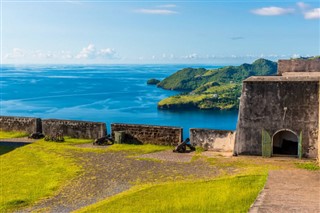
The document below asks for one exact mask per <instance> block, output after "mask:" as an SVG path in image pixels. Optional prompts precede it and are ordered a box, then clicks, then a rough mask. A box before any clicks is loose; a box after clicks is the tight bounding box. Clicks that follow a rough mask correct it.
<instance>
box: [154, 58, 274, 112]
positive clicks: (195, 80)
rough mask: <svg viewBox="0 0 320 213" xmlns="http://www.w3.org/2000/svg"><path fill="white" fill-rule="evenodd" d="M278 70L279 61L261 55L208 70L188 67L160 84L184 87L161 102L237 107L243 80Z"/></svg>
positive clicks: (162, 106)
mask: <svg viewBox="0 0 320 213" xmlns="http://www.w3.org/2000/svg"><path fill="white" fill-rule="evenodd" d="M276 73H277V63H276V62H273V61H270V60H266V59H258V60H256V61H255V62H253V63H252V64H242V65H240V66H226V67H222V68H218V69H212V70H207V69H204V68H198V69H195V68H185V69H182V70H179V71H178V72H176V73H174V74H173V75H171V76H169V77H167V78H165V79H164V80H162V81H161V82H160V83H158V84H157V86H158V87H160V88H163V89H167V90H177V91H182V93H181V94H179V95H175V96H171V97H168V98H165V99H163V100H161V101H160V102H159V103H158V108H159V109H219V110H232V109H238V106H239V98H240V95H241V88H242V81H243V80H244V79H246V78H248V77H250V76H261V75H263V76H270V75H275V74H276Z"/></svg>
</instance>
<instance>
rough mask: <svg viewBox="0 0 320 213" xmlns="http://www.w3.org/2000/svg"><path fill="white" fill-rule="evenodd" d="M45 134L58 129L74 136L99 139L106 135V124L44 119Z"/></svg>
mask: <svg viewBox="0 0 320 213" xmlns="http://www.w3.org/2000/svg"><path fill="white" fill-rule="evenodd" d="M42 131H43V134H44V135H55V134H56V133H57V132H58V131H60V132H62V133H63V135H64V136H69V137H72V138H87V139H97V138H101V137H104V136H106V132H107V129H106V124H105V123H100V122H89V121H75V120H58V119H45V120H42Z"/></svg>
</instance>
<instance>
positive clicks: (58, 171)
mask: <svg viewBox="0 0 320 213" xmlns="http://www.w3.org/2000/svg"><path fill="white" fill-rule="evenodd" d="M72 141H73V140H71V141H70V140H69V141H68V140H66V144H68V143H69V144H70V143H71V142H72ZM73 142H75V141H73ZM81 142H83V141H80V142H79V143H81ZM75 143H76V142H75ZM3 150H4V149H3ZM72 150H73V147H71V146H68V145H63V144H58V143H50V142H42V141H40V142H36V143H32V144H30V145H26V146H23V147H19V148H16V149H15V150H13V151H11V152H8V153H6V154H3V155H1V156H0V173H1V176H0V190H1V191H0V212H7V211H10V210H13V209H16V208H18V207H22V206H27V205H31V204H33V203H34V202H35V201H37V200H39V199H40V198H44V197H47V196H50V195H53V194H54V193H55V192H56V191H57V189H58V188H59V187H61V186H62V185H63V184H66V183H67V182H68V181H69V180H70V179H72V178H73V177H75V176H76V175H77V174H79V173H80V172H81V167H79V166H78V165H77V164H76V162H75V159H73V158H71V157H70V155H69V152H70V151H72Z"/></svg>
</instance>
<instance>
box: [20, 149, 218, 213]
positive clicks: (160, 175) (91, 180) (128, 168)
mask: <svg viewBox="0 0 320 213" xmlns="http://www.w3.org/2000/svg"><path fill="white" fill-rule="evenodd" d="M128 154H129V153H126V152H105V153H93V152H90V153H89V152H87V153H74V155H75V156H74V157H75V158H77V159H80V163H81V165H82V166H83V168H84V170H85V173H84V174H83V175H82V176H80V177H78V178H76V179H75V180H74V181H72V184H69V185H67V186H66V187H64V188H63V189H62V190H61V191H60V192H59V193H58V194H57V195H56V196H54V197H52V198H49V199H46V200H43V201H41V202H39V203H38V204H36V205H35V206H33V207H31V208H29V209H24V210H22V212H26V211H27V212H28V211H45V212H70V211H72V210H76V209H79V208H81V207H84V206H87V205H90V204H93V203H96V202H98V201H100V200H103V199H105V198H107V197H110V196H112V195H115V194H118V193H120V192H123V191H125V190H128V189H129V188H130V187H132V186H133V185H135V184H137V183H159V182H164V181H175V180H189V179H197V178H199V179H205V178H211V177H215V176H217V175H218V174H219V172H218V170H217V169H215V167H214V166H211V165H209V164H208V163H207V162H205V161H201V160H198V161H193V162H190V160H191V158H192V154H186V155H183V154H175V153H172V151H164V152H159V153H152V154H145V155H140V156H136V157H132V156H128ZM150 157H152V158H150ZM145 158H150V159H145ZM181 159H182V160H181ZM160 160H163V161H160ZM168 160H169V161H168ZM185 162H188V163H185Z"/></svg>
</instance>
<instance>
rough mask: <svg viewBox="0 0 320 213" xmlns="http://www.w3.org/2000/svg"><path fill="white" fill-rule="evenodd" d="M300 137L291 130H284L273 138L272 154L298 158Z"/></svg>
mask: <svg viewBox="0 0 320 213" xmlns="http://www.w3.org/2000/svg"><path fill="white" fill-rule="evenodd" d="M298 146H299V137H298V135H297V134H296V133H295V132H294V131H292V130H289V129H282V130H279V131H277V132H276V133H274V135H273V136H272V154H273V155H290V156H298Z"/></svg>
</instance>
